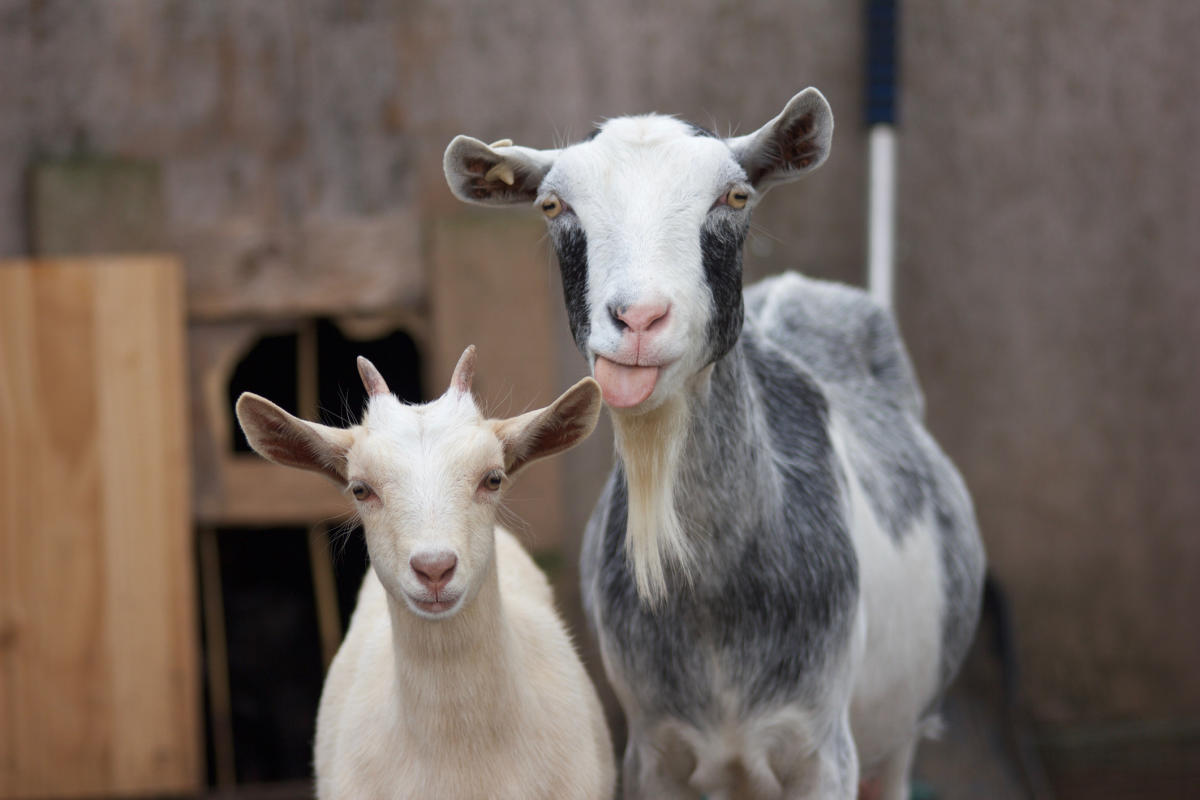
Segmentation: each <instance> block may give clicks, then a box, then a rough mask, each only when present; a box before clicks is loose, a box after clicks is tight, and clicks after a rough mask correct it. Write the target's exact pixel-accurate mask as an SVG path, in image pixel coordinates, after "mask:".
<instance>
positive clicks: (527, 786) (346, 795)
mask: <svg viewBox="0 0 1200 800" xmlns="http://www.w3.org/2000/svg"><path fill="white" fill-rule="evenodd" d="M358 369H359V373H360V375H361V377H362V379H363V384H364V385H365V386H366V388H367V391H368V393H369V401H368V406H367V411H366V414H365V416H364V418H363V421H362V423H361V424H359V425H356V426H354V427H351V428H332V427H327V426H325V425H319V424H316V423H313V422H306V421H304V420H301V419H298V418H296V417H293V416H292V415H290V414H288V413H287V412H285V411H283V410H282V409H280V408H279V407H278V406H276V405H274V404H273V403H271V402H270V401H269V400H266V399H264V398H262V397H259V396H257V395H254V394H250V393H246V394H243V395H242V396H241V397H239V398H238V402H237V416H238V421H239V422H240V423H241V425H242V428H243V430H245V431H246V436H247V438H248V439H249V440H250V444H251V446H252V447H253V448H254V450H255V451H256V452H258V453H259V454H260V455H262V456H263V457H264V458H267V459H269V460H270V461H274V462H275V463H277V464H283V465H285V466H289V467H298V468H300V469H307V470H313V471H316V472H319V473H321V474H323V475H325V476H326V477H328V478H330V479H332V480H334V481H335V482H337V483H338V484H339V485H342V486H345V487H346V488H347V489H348V490H349V493H350V494H351V495H352V496H353V498H354V506H355V510H356V511H357V513H358V516H359V518H360V519H361V521H362V525H363V530H364V533H365V536H366V541H367V550H368V553H369V555H370V562H371V567H370V569H369V570H368V571H367V575H366V578H365V579H364V580H363V584H362V588H361V590H360V591H359V595H358V605H357V607H356V608H355V611H354V615H353V617H352V618H351V621H350V628H349V631H348V632H347V634H346V638H345V641H344V642H343V643H342V646H341V648H340V649H339V650H338V653H337V656H336V657H335V658H334V660H333V663H332V665H331V666H330V668H329V675H328V677H327V678H326V681H325V687H324V689H323V691H322V693H321V704H320V709H319V711H318V715H317V734H316V747H315V764H316V777H317V796H318V797H320V798H328V799H332V798H337V800H356V799H357V800H379V798H424V797H462V798H467V797H479V798H482V797H494V798H512V799H513V800H526V798H546V800H550V799H551V798H554V799H557V798H580V800H599V799H601V798H604V799H607V798H609V797H611V796H612V792H613V783H614V781H615V772H616V768H615V765H614V763H613V754H612V750H611V747H612V745H611V743H610V739H609V734H608V726H607V724H606V722H605V720H604V714H603V712H602V710H601V707H600V701H599V699H598V697H597V695H596V691H595V688H594V687H593V686H592V684H591V682H590V681H589V679H588V676H587V674H586V672H585V671H584V669H583V665H582V664H581V663H580V661H579V657H578V656H577V655H576V653H575V650H574V649H573V647H572V644H571V641H570V638H569V636H568V634H567V631H566V628H565V627H564V625H563V623H562V620H561V619H560V618H559V617H558V615H557V613H556V612H555V610H554V601H553V597H552V594H551V591H550V586H549V584H548V583H547V581H546V578H545V576H544V575H543V574H542V572H541V571H540V570H539V569H538V568H537V567H536V566H535V565H534V563H533V560H532V559H530V557H529V556H528V555H527V554H526V553H525V551H524V550H523V549H522V548H521V545H520V544H518V543H517V541H516V539H514V538H513V536H512V535H511V534H510V533H508V532H507V531H505V530H504V529H503V528H501V527H499V526H497V524H496V517H497V513H498V511H499V509H500V504H501V498H502V495H503V492H504V490H505V489H506V488H507V487H508V485H509V484H510V482H511V481H512V480H513V478H515V477H516V476H517V474H518V473H519V472H520V471H521V470H522V469H523V468H524V467H525V466H526V465H528V464H529V463H530V462H532V461H535V460H537V459H540V458H544V457H546V456H549V455H552V454H554V453H558V452H561V451H563V450H566V449H568V448H570V447H573V446H574V445H575V444H577V443H578V442H580V441H581V440H583V439H584V438H586V437H587V436H588V434H590V433H591V431H592V429H593V428H594V427H595V424H596V419H597V417H598V416H599V413H600V392H599V389H598V387H597V386H596V384H595V382H594V381H592V379H591V378H585V379H583V380H582V381H580V382H579V383H577V384H575V385H574V386H573V387H571V388H570V389H569V390H568V391H567V392H565V393H564V394H563V395H562V396H561V397H559V398H558V399H557V400H556V401H555V402H554V403H553V404H551V405H550V406H548V407H546V408H544V409H541V410H538V411H531V412H529V413H526V414H523V415H521V416H518V417H514V418H512V419H506V420H490V419H485V418H483V416H482V415H481V414H480V412H479V410H478V409H477V407H476V404H475V401H474V399H473V397H472V395H471V378H472V376H473V374H474V370H475V349H474V347H468V348H467V350H466V352H464V353H463V355H462V358H461V359H460V360H459V362H458V366H457V367H456V369H455V371H454V377H453V378H452V380H451V384H450V389H449V390H448V391H447V392H446V394H444V395H443V396H442V397H441V398H439V399H438V400H435V401H434V402H432V403H428V404H425V405H406V404H404V403H402V402H401V401H400V400H399V399H397V398H396V397H395V396H394V395H392V394H391V393H390V392H389V391H388V388H387V384H385V383H384V380H383V377H382V376H381V375H380V374H379V371H378V370H376V369H375V367H374V366H373V365H372V364H371V363H370V362H369V361H367V360H366V359H365V358H361V357H360V358H359V359H358Z"/></svg>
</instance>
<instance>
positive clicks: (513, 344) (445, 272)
mask: <svg viewBox="0 0 1200 800" xmlns="http://www.w3.org/2000/svg"><path fill="white" fill-rule="evenodd" d="M543 228H544V226H543V225H542V223H541V222H540V220H538V219H536V218H524V219H512V218H509V217H506V216H501V215H496V214H487V213H485V212H479V211H475V210H471V209H465V210H461V211H459V213H457V214H455V215H454V216H451V217H448V218H446V219H441V220H438V221H437V222H436V223H435V225H434V226H433V236H432V242H433V246H432V251H433V267H432V269H431V273H430V282H431V287H430V288H431V291H432V297H431V319H432V325H431V329H432V335H431V336H430V344H431V345H432V346H431V348H430V350H429V351H428V355H427V356H426V360H425V373H426V379H425V381H424V384H425V387H426V391H427V392H428V393H429V394H430V395H431V396H434V397H436V396H437V395H440V394H441V393H442V392H444V391H445V390H446V387H447V385H448V384H449V380H450V373H451V372H452V371H453V369H454V365H455V364H456V363H457V362H458V358H459V356H460V355H462V351H463V348H464V347H466V346H467V345H469V344H474V345H476V347H477V348H478V352H479V367H478V369H477V370H476V372H475V386H474V388H475V395H476V397H477V398H478V399H479V401H480V406H481V408H482V409H483V410H484V411H485V413H488V414H489V415H491V416H496V417H507V416H514V415H516V414H520V413H523V412H525V411H528V410H530V409H533V408H538V407H540V406H544V405H547V404H549V403H552V402H553V401H554V399H555V398H556V397H558V395H559V393H560V392H562V391H563V390H564V389H566V388H567V387H566V386H562V385H559V381H558V360H557V349H556V348H557V338H556V337H560V336H567V335H568V332H567V331H565V330H559V329H557V328H556V327H554V322H555V320H556V317H555V316H554V311H553V310H554V309H555V307H556V305H557V304H561V303H562V300H561V298H559V297H554V296H551V292H550V290H551V288H552V287H553V285H554V284H553V281H552V279H551V273H550V270H551V269H553V268H554V267H553V264H552V262H551V261H550V260H549V258H548V255H547V252H546V250H545V249H544V247H543V246H542V245H541V244H539V242H540V241H541V239H542V238H543V234H544V230H543ZM514 310H516V311H515V312H514ZM563 490H564V485H563V481H562V464H561V463H558V461H557V459H550V460H547V461H543V462H541V463H538V464H534V465H533V466H531V467H529V469H528V470H526V471H525V472H524V473H522V474H521V478H520V480H519V481H517V482H516V484H515V485H514V486H513V488H512V490H511V491H510V492H509V494H508V495H507V497H506V498H505V504H506V506H507V507H508V509H509V510H510V511H511V512H512V513H513V515H514V516H515V517H516V520H512V521H513V522H514V523H516V524H514V525H513V526H512V527H514V528H515V530H514V531H513V532H514V533H515V534H517V536H518V538H520V539H521V541H522V543H524V544H525V546H526V547H528V548H529V549H531V550H542V549H555V550H556V549H558V548H560V547H561V546H562V542H563V540H564V538H565V536H566V535H568V534H567V533H566V531H565V530H564V519H565V514H564V512H563ZM522 522H523V523H524V524H520V523H522ZM569 535H572V536H576V535H578V534H577V532H571V533H570V534H569Z"/></svg>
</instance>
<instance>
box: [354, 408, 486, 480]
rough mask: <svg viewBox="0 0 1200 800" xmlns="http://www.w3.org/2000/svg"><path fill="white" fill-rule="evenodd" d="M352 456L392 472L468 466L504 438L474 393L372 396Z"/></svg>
mask: <svg viewBox="0 0 1200 800" xmlns="http://www.w3.org/2000/svg"><path fill="white" fill-rule="evenodd" d="M361 431H362V432H361V435H360V436H359V437H358V438H357V440H356V442H355V448H354V451H355V452H354V454H353V456H352V459H353V460H355V461H358V462H359V464H358V466H361V467H363V468H364V469H366V470H374V471H386V472H392V471H396V470H417V471H418V472H419V471H420V470H421V469H423V468H429V467H434V466H435V465H436V466H438V467H439V468H440V467H444V466H446V465H452V464H454V463H458V462H461V465H462V467H463V468H464V469H470V468H473V467H474V466H475V464H474V463H473V462H474V461H477V460H481V459H486V458H489V457H492V456H493V455H494V453H493V451H498V450H499V446H500V445H499V440H498V439H497V438H496V435H495V432H494V431H493V429H492V427H491V425H490V424H489V423H488V422H487V420H486V419H484V417H483V416H482V415H481V414H480V413H479V410H478V408H477V407H476V406H475V402H474V401H473V400H472V399H471V397H470V395H457V394H455V393H450V394H447V395H445V396H443V397H441V398H439V399H438V400H435V401H433V402H432V403H427V404H425V405H419V406H414V405H406V404H404V403H401V402H400V401H399V400H397V399H396V398H395V397H392V396H381V397H373V398H372V399H371V402H370V405H369V406H368V407H367V414H366V416H365V417H364V419H363V424H362V427H361Z"/></svg>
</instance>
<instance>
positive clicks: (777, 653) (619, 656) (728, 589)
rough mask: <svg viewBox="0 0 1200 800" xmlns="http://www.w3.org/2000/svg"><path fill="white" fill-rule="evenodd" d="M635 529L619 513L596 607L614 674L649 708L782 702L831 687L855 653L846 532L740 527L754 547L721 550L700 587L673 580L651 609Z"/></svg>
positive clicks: (593, 601) (610, 527) (676, 710)
mask: <svg viewBox="0 0 1200 800" xmlns="http://www.w3.org/2000/svg"><path fill="white" fill-rule="evenodd" d="M614 505H615V507H616V509H617V510H619V509H620V503H619V502H618V503H615V504H614ZM623 527H624V516H623V514H611V515H610V516H609V519H608V524H607V530H606V531H605V541H604V547H603V548H602V552H603V556H602V559H601V564H600V566H599V569H598V570H597V573H596V580H594V581H592V582H591V587H590V589H589V591H590V592H591V593H592V596H591V597H590V598H589V600H590V603H589V605H590V606H591V608H592V609H593V613H594V615H595V617H596V619H595V622H596V627H597V629H598V630H599V632H600V637H601V640H602V644H603V648H604V652H605V657H606V659H607V661H608V662H609V664H608V667H609V669H610V672H617V673H619V674H621V675H623V676H624V677H625V679H626V681H627V683H628V686H629V691H630V692H631V693H632V694H633V695H634V696H636V698H637V701H638V705H639V706H640V707H641V708H643V709H646V710H654V711H657V712H661V713H666V714H669V715H681V716H691V715H694V714H695V713H696V712H697V711H701V712H703V711H704V710H705V709H709V708H713V707H715V705H716V704H718V703H719V702H722V700H721V698H720V697H718V695H720V694H721V693H722V692H727V691H730V690H732V691H733V692H734V693H735V694H736V695H737V697H738V704H739V705H740V706H742V707H743V708H746V709H751V708H755V707H763V706H771V705H775V704H778V703H779V702H781V701H786V700H787V699H788V698H792V697H796V696H798V695H800V694H805V693H807V692H809V691H811V690H812V689H813V687H814V686H817V685H819V682H820V680H821V676H822V674H823V673H824V672H825V670H826V668H827V667H828V666H829V664H830V663H831V662H832V661H836V660H838V659H839V658H840V655H841V653H842V652H844V650H845V645H846V643H847V642H848V640H849V636H850V633H851V628H852V623H853V619H854V617H855V609H856V608H857V601H858V592H857V588H858V581H857V572H856V565H855V560H854V554H853V551H852V550H851V545H850V543H849V541H848V539H845V537H829V538H827V540H826V541H825V542H824V543H823V544H822V543H819V542H813V541H811V538H812V537H810V536H808V535H806V534H805V533H804V532H802V531H795V530H791V531H784V530H770V531H762V530H751V531H739V532H738V537H739V539H740V541H742V542H743V544H742V545H741V546H739V547H737V548H731V549H730V550H729V551H728V552H727V553H724V554H720V555H718V556H717V557H716V558H715V559H710V560H711V561H713V568H711V569H709V570H708V572H709V573H710V574H705V575H703V576H701V578H700V580H699V581H698V582H697V583H696V585H694V586H691V587H687V586H679V585H678V581H672V584H673V585H674V586H675V590H674V591H671V592H669V593H668V596H667V597H666V598H665V599H664V601H663V602H662V603H661V604H660V605H659V606H657V607H654V608H650V607H648V606H647V605H646V604H644V603H642V602H641V601H639V599H638V597H637V593H636V588H635V585H634V579H633V576H632V573H631V572H630V570H629V569H628V565H627V563H626V561H625V554H624V552H623V545H622V543H623V530H622V529H623ZM717 536H718V537H719V536H720V533H719V532H718V533H717ZM729 538H733V537H732V536H731V537H729ZM717 565H719V566H720V569H719V570H718V569H716V566H717Z"/></svg>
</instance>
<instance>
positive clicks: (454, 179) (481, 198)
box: [442, 136, 559, 206]
mask: <svg viewBox="0 0 1200 800" xmlns="http://www.w3.org/2000/svg"><path fill="white" fill-rule="evenodd" d="M558 152H559V151H558V150H535V149H533V148H531V147H520V146H517V145H514V144H513V143H512V142H511V141H510V140H508V139H502V140H501V141H499V142H493V143H492V144H490V145H487V144H484V143H483V142H481V141H479V140H478V139H472V138H471V137H470V136H455V137H454V141H452V142H450V146H449V147H447V148H446V155H445V156H443V158H442V169H443V170H444V171H445V173H446V183H448V184H450V191H451V192H453V193H454V196H455V197H457V198H458V199H459V200H462V201H464V202H467V203H475V204H477V205H484V206H512V205H529V204H530V203H532V202H533V201H534V200H536V199H537V196H538V187H539V186H541V185H542V178H544V177H546V173H547V172H549V171H550V168H551V167H552V166H554V159H555V158H557V157H558Z"/></svg>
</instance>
